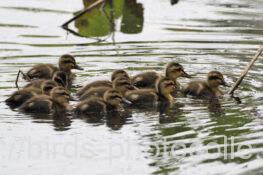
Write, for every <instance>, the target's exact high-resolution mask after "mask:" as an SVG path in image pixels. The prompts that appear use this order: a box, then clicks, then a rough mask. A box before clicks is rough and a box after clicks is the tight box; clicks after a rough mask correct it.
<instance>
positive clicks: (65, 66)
mask: <svg viewBox="0 0 263 175" xmlns="http://www.w3.org/2000/svg"><path fill="white" fill-rule="evenodd" d="M58 64H59V69H60V70H61V71H64V72H70V71H71V69H78V70H83V68H82V67H80V66H79V65H78V64H77V63H76V60H75V58H74V57H73V56H72V55H69V54H66V55H62V56H61V57H60V58H59V63H58Z"/></svg>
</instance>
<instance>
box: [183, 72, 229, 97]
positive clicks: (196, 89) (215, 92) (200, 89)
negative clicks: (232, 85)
mask: <svg viewBox="0 0 263 175" xmlns="http://www.w3.org/2000/svg"><path fill="white" fill-rule="evenodd" d="M221 85H222V86H228V85H227V83H226V82H225V80H224V77H223V75H222V74H221V73H220V72H218V71H211V72H209V73H208V74H207V80H206V81H192V82H190V83H189V84H188V86H187V87H186V88H185V89H184V90H183V92H184V94H186V95H192V96H197V97H200V98H217V97H221V96H222V95H223V92H222V91H221V90H220V89H219V86H221Z"/></svg>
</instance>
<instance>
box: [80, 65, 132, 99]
mask: <svg viewBox="0 0 263 175" xmlns="http://www.w3.org/2000/svg"><path fill="white" fill-rule="evenodd" d="M119 77H123V78H127V79H130V77H129V75H128V73H127V72H126V71H125V70H122V69H119V70H115V71H113V73H112V75H111V81H108V80H99V81H94V82H91V83H89V84H87V85H86V86H84V87H83V88H82V89H81V90H79V91H78V92H77V94H76V95H77V96H79V97H81V96H82V95H83V94H84V93H85V92H86V91H89V90H90V89H91V88H98V87H105V88H106V87H107V88H112V82H113V81H114V80H115V79H116V78H119Z"/></svg>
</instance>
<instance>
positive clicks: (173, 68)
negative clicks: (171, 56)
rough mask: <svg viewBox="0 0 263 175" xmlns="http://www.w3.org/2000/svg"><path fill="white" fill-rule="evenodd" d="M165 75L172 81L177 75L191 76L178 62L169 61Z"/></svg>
mask: <svg viewBox="0 0 263 175" xmlns="http://www.w3.org/2000/svg"><path fill="white" fill-rule="evenodd" d="M166 77H168V78H170V79H171V80H173V81H176V79H177V78H179V77H185V78H191V76H190V75H189V74H187V73H186V72H185V71H184V68H183V66H182V65H181V64H179V63H175V62H172V63H169V64H168V65H167V67H166Z"/></svg>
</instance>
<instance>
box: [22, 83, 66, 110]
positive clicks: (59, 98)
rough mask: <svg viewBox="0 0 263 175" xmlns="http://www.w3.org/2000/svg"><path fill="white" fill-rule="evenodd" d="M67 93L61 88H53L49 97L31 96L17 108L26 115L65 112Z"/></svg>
mask: <svg viewBox="0 0 263 175" xmlns="http://www.w3.org/2000/svg"><path fill="white" fill-rule="evenodd" d="M69 98H70V94H69V92H68V91H67V90H66V89H65V88H63V87H60V86H59V87H55V88H53V89H52V90H51V92H50V96H48V95H37V96H33V97H32V98H30V99H29V100H27V101H26V102H25V103H23V104H22V106H21V107H20V108H19V109H20V110H21V111H23V112H26V113H35V114H39V113H42V114H43V113H44V114H48V113H51V112H58V113H59V112H65V111H66V110H67V109H68V108H69Z"/></svg>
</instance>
